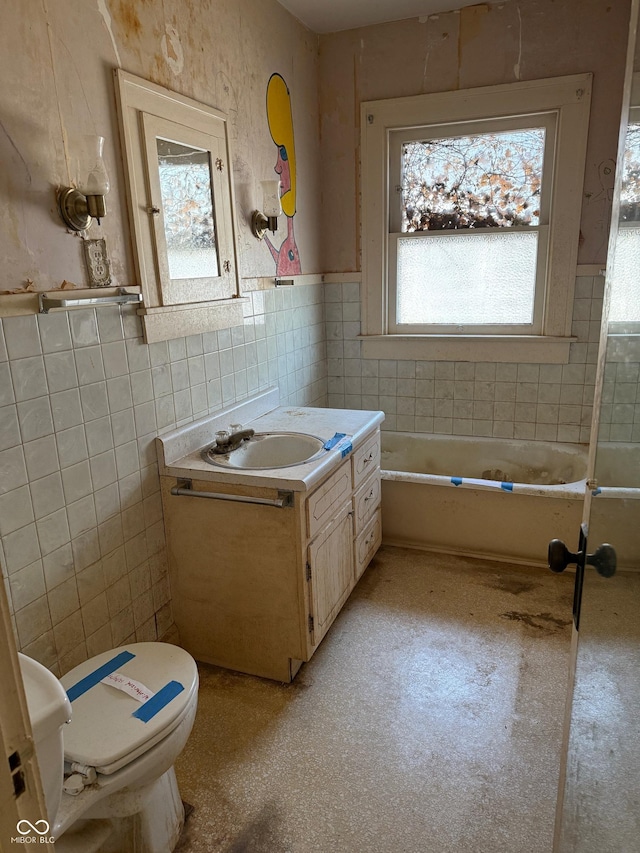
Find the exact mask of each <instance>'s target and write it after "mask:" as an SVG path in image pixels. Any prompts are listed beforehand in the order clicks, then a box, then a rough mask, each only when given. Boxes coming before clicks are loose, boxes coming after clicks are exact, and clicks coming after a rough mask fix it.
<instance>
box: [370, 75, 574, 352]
mask: <svg viewBox="0 0 640 853" xmlns="http://www.w3.org/2000/svg"><path fill="white" fill-rule="evenodd" d="M589 93H590V75H578V76H573V77H565V78H560V79H554V80H541V81H533V82H530V83H518V84H513V85H508V86H493V87H487V88H483V89H471V90H466V91H459V92H451V93H438V94H435V95H422V96H416V97H410V98H397V99H392V100H387V101H375V102H369V103H365V104H363V106H362V128H363V130H362V199H363V214H362V223H363V302H364V312H363V316H364V328H363V339H364V341H365V355H370V356H372V357H396V358H397V357H400V358H402V357H403V354H404V357H405V358H420V357H424V358H464V357H473V358H478V359H480V360H508V361H516V360H521V361H565V360H567V358H568V346H569V340H570V339H569V335H570V331H571V309H572V299H573V281H574V279H575V272H576V259H577V247H578V235H579V219H580V209H581V201H582V179H583V174H584V153H585V145H586V131H587V123H588V118H589V100H590V97H589ZM541 343H542V344H544V347H542V348H541V347H540V344H541ZM471 349H474V350H475V352H471ZM392 352H393V353H394V355H392Z"/></svg>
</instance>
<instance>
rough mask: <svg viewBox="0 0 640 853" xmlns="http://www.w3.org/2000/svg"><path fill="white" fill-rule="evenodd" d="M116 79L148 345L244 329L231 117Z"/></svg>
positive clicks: (121, 76)
mask: <svg viewBox="0 0 640 853" xmlns="http://www.w3.org/2000/svg"><path fill="white" fill-rule="evenodd" d="M115 78H116V92H117V101H118V108H119V115H120V128H121V134H122V144H123V149H124V159H125V167H126V170H125V174H126V177H127V190H128V202H129V214H130V220H131V227H132V231H133V245H134V254H135V260H136V271H137V275H138V277H139V284H140V285H141V287H142V293H143V297H144V308H143V310H142V312H141V313H142V321H143V328H144V331H145V337H146V340H147V342H149V343H150V342H153V341H158V340H166V339H167V338H176V337H181V336H183V335H188V334H196V333H198V332H203V331H210V330H213V329H218V328H223V327H229V326H232V325H236V324H237V323H241V322H242V313H241V310H242V309H241V306H240V305H239V304H238V303H239V299H238V297H239V295H240V291H239V278H238V273H237V269H238V264H237V252H236V244H235V231H234V205H233V187H232V177H231V168H230V166H231V157H230V153H229V144H228V135H227V122H226V117H225V115H224V114H223V113H221V112H219V111H218V110H215V109H213V108H212V107H208V106H206V105H204V104H199V103H197V102H195V101H192V100H190V99H189V98H185V97H183V96H182V95H177V94H176V93H174V92H170V91H169V90H168V89H164V88H162V87H161V86H156V85H155V84H153V83H149V82H147V81H146V80H141V79H139V78H137V77H134V76H133V75H131V74H127V73H126V72H123V71H121V70H120V69H116V71H115Z"/></svg>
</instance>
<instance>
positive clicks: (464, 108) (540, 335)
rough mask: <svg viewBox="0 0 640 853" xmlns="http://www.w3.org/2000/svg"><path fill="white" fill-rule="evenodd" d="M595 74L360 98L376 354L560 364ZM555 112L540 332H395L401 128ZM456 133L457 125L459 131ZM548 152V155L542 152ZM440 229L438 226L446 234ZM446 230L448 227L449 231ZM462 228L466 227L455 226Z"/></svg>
mask: <svg viewBox="0 0 640 853" xmlns="http://www.w3.org/2000/svg"><path fill="white" fill-rule="evenodd" d="M591 79H592V75H591V74H578V75H571V76H568V77H559V78H551V79H548V80H533V81H527V82H524V83H513V84H504V85H500V86H487V87H482V88H478V89H467V90H460V91H457V92H440V93H436V94H432V95H416V96H411V97H405V98H392V99H389V100H383V101H368V102H364V103H363V104H362V105H361V165H362V302H363V311H362V318H363V319H362V335H361V336H360V337H361V339H362V341H363V355H364V356H365V357H370V358H406V359H414V358H419V359H429V360H433V359H436V360H438V359H441V360H466V359H469V360H481V361H509V362H517V361H520V362H543V363H544V362H546V363H553V362H555V363H563V362H567V361H568V358H569V344H570V343H571V342H572V341H573V340H575V338H572V337H571V320H572V313H573V294H574V285H575V276H576V265H577V257H578V238H579V233H580V214H581V208H582V192H583V181H584V166H585V155H586V144H587V131H588V124H589V111H590V100H591ZM536 113H545V114H549V113H554V114H555V116H556V134H555V156H554V162H553V163H548V162H545V169H551V170H552V182H551V199H550V213H549V223H548V255H547V270H546V283H545V286H544V295H543V297H542V298H543V304H542V306H541V312H540V315H541V316H540V320H539V323H538V328H537V330H536V332H535V333H533V334H496V333H495V331H492V332H491V333H487V334H477V333H474V334H464V333H463V334H452V333H445V334H442V333H435V334H425V333H423V332H420V333H418V334H394V333H393V330H392V329H391V328H390V323H389V299H390V290H391V286H390V281H389V274H388V267H389V262H390V252H389V233H390V219H389V210H390V207H389V195H390V192H391V191H392V190H391V183H390V179H389V178H390V175H389V145H390V139H391V137H392V134H394V133H396V132H397V131H399V130H404V129H412V128H423V127H431V126H437V125H448V126H450V127H452V126H455V125H456V124H459V123H465V122H469V123H470V122H477V121H482V120H486V119H502V118H505V119H507V118H509V117H523V124H526V123H527V121H528V118H527V117H528V116H531V115H533V114H536ZM451 135H455V131H454V133H453V134H451ZM545 153H546V152H545ZM439 233H440V232H439ZM443 233H444V232H443ZM454 233H459V232H454Z"/></svg>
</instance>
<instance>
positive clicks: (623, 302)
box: [609, 228, 640, 322]
mask: <svg viewBox="0 0 640 853" xmlns="http://www.w3.org/2000/svg"><path fill="white" fill-rule="evenodd" d="M609 319H610V320H613V321H618V322H623V321H624V322H636V321H640V228H620V229H619V230H618V237H617V239H616V248H615V252H614V256H613V281H612V288H611V307H610V309H609Z"/></svg>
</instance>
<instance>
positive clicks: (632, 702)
mask: <svg viewBox="0 0 640 853" xmlns="http://www.w3.org/2000/svg"><path fill="white" fill-rule="evenodd" d="M636 12H637V8H636ZM632 29H633V28H632ZM630 53H631V55H633V45H632V48H631V51H630ZM637 76H639V75H635V77H637ZM634 82H635V83H637V81H636V80H634ZM634 88H635V87H634ZM634 102H637V103H638V104H639V105H640V91H638V92H635V91H634V92H633V93H632V96H631V103H632V104H633V103H634ZM634 125H635V126H634ZM639 137H640V116H638V115H637V114H634V110H633V109H632V110H631V115H630V126H629V134H628V136H627V156H626V163H627V172H626V175H627V178H626V185H625V186H624V187H623V194H622V204H621V208H620V215H621V220H620V223H619V228H618V229H617V232H618V233H617V235H616V234H612V240H611V243H610V251H609V260H608V264H607V281H606V287H605V307H604V311H603V314H604V317H605V319H604V320H603V330H602V337H601V345H600V346H601V349H600V356H599V365H598V380H597V384H596V389H597V390H596V396H597V398H599V399H597V403H596V405H597V412H596V416H595V417H594V433H593V434H592V447H591V466H590V470H592V471H593V480H592V482H591V483H589V484H588V485H589V488H588V493H587V496H586V500H585V516H584V518H585V522H586V524H583V532H588V545H587V548H586V551H587V553H588V554H593V553H594V552H598V553H599V555H600V557H602V556H603V555H604V561H603V560H602V559H601V560H598V559H597V558H591V561H590V560H589V558H587V561H586V565H585V567H584V573H583V575H582V577H583V583H582V590H581V596H580V595H579V594H578V595H577V600H576V604H577V608H574V609H576V610H577V612H575V613H574V629H573V638H572V643H573V649H572V651H573V656H572V658H573V660H572V672H571V675H570V687H569V696H568V700H567V714H566V719H565V744H566V754H565V756H564V759H563V764H562V768H561V780H560V790H559V797H558V811H557V815H556V832H555V842H554V853H640V807H639V804H640V182H638V185H637V186H633V184H634V183H635V178H634V175H633V171H634V169H635V168H636V166H637V167H638V170H639V171H638V172H637V174H640V138H639ZM634 164H635V165H634ZM614 211H616V215H617V209H616V205H615V204H614ZM616 224H618V223H616ZM612 231H616V228H613V229H612ZM576 533H577V532H576ZM576 538H577V536H576ZM609 542H610V543H612V545H613V546H614V547H615V550H616V552H617V569H616V571H615V574H613V576H611V573H612V569H613V566H612V564H611V561H610V560H609V559H608V556H610V552H607V550H606V549H602V548H600V547H599V546H601V545H602V543H609ZM568 544H569V545H575V544H577V543H568ZM571 550H573V549H571ZM575 550H580V549H579V548H578V549H575ZM607 554H608V556H607ZM556 556H558V554H556ZM581 574H582V573H581V572H580V569H578V572H577V577H578V579H579V578H580V576H581ZM579 585H580V584H579V582H578V584H577V586H579Z"/></svg>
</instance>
